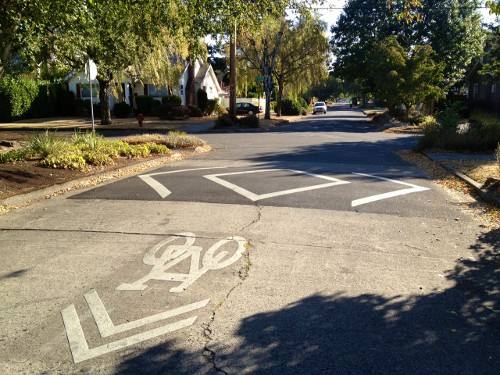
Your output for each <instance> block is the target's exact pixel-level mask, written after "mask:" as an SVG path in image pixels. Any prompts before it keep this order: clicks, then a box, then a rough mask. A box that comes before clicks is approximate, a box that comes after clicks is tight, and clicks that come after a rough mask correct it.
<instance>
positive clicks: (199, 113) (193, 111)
mask: <svg viewBox="0 0 500 375" xmlns="http://www.w3.org/2000/svg"><path fill="white" fill-rule="evenodd" d="M187 108H188V109H189V116H190V117H203V110H202V109H201V107H200V108H198V107H197V106H195V105H191V104H190V105H188V106H187Z"/></svg>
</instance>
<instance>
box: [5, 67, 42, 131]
mask: <svg viewBox="0 0 500 375" xmlns="http://www.w3.org/2000/svg"><path fill="white" fill-rule="evenodd" d="M38 93H39V88H38V85H37V84H36V82H35V81H33V80H31V79H29V78H25V77H21V78H13V77H10V76H5V77H3V78H2V79H0V108H1V110H0V121H1V122H7V121H12V120H16V119H20V118H22V117H24V116H25V115H26V114H27V113H28V111H29V109H30V107H31V104H32V103H33V101H34V100H35V98H36V97H37V95H38Z"/></svg>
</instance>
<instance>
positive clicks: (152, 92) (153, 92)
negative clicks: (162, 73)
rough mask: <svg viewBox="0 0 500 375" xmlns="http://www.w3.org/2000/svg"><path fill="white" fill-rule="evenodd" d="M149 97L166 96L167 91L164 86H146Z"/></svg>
mask: <svg viewBox="0 0 500 375" xmlns="http://www.w3.org/2000/svg"><path fill="white" fill-rule="evenodd" d="M148 90H149V96H166V95H168V90H167V87H166V86H158V87H156V86H155V85H152V84H150V85H148Z"/></svg>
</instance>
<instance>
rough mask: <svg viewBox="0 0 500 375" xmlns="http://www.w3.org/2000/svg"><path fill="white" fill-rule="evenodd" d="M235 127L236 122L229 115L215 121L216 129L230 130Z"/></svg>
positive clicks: (221, 116)
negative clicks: (229, 128)
mask: <svg viewBox="0 0 500 375" xmlns="http://www.w3.org/2000/svg"><path fill="white" fill-rule="evenodd" d="M231 126H234V121H233V119H232V118H231V115H230V114H229V113H226V114H223V115H220V116H219V117H218V118H217V120H216V121H215V128H228V127H231Z"/></svg>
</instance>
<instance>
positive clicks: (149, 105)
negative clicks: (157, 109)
mask: <svg viewBox="0 0 500 375" xmlns="http://www.w3.org/2000/svg"><path fill="white" fill-rule="evenodd" d="M135 99H136V104H137V113H142V114H143V115H145V116H146V115H151V114H152V113H153V102H154V98H153V97H152V96H145V95H138V96H136V97H135Z"/></svg>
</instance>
